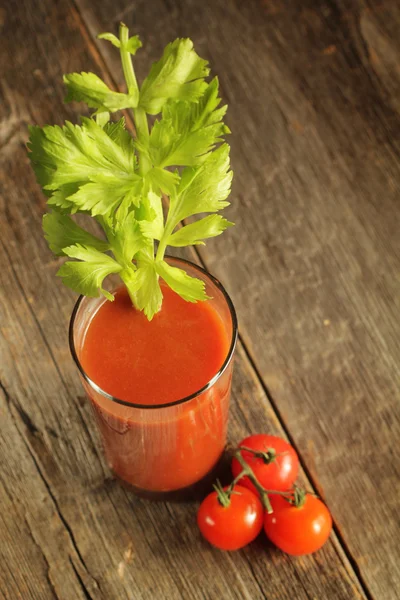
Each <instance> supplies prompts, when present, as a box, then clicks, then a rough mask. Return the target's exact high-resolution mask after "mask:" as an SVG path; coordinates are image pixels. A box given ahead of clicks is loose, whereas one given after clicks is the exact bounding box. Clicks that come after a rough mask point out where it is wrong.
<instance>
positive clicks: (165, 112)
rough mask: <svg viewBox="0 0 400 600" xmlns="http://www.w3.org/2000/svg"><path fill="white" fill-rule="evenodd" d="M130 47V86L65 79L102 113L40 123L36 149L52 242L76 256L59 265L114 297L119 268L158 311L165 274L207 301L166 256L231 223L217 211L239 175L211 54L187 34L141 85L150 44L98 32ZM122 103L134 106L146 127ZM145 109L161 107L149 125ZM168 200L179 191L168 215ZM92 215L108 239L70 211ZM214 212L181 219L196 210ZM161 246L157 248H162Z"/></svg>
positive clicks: (34, 134)
mask: <svg viewBox="0 0 400 600" xmlns="http://www.w3.org/2000/svg"><path fill="white" fill-rule="evenodd" d="M99 38H101V39H106V40H108V41H109V42H111V43H112V44H113V45H114V46H116V47H117V48H118V49H119V51H120V56H121V63H122V68H123V72H124V76H125V80H126V85H127V93H121V92H115V91H113V90H112V89H110V88H109V87H108V85H107V84H106V83H105V82H104V81H102V80H101V79H100V78H99V77H98V76H97V75H95V74H94V73H71V74H68V75H65V76H64V83H65V85H66V87H67V96H66V98H65V101H66V102H70V101H78V102H81V101H82V102H85V103H86V104H87V106H88V107H89V108H92V109H95V111H94V113H93V114H92V118H87V117H81V125H73V124H72V123H70V122H68V121H66V122H65V123H64V125H63V126H62V127H59V126H50V125H46V126H44V127H42V128H41V127H37V126H33V127H30V138H29V142H28V149H29V156H30V160H31V164H32V167H33V169H34V171H35V174H36V178H37V180H38V182H39V184H40V185H41V186H42V188H43V191H44V193H45V194H46V196H47V197H48V200H47V204H48V206H49V207H50V209H51V212H49V213H48V214H46V215H45V216H44V218H43V229H44V233H45V237H46V239H47V241H48V244H49V247H50V249H51V250H52V251H53V252H54V253H55V254H56V255H58V256H66V257H68V258H72V259H74V260H67V261H66V262H65V263H64V264H63V265H62V266H61V268H60V270H59V271H58V273H57V275H59V276H60V277H61V278H62V280H63V282H64V284H65V285H67V286H68V287H70V288H72V289H73V290H75V291H76V292H78V293H80V294H83V295H86V296H91V297H97V296H98V295H99V294H103V295H104V296H105V297H106V298H108V299H109V300H113V298H114V297H113V295H112V294H110V293H109V292H107V290H106V289H104V287H103V282H104V279H105V278H106V277H107V276H108V275H110V274H112V273H117V274H118V275H119V276H120V277H121V279H122V281H123V282H124V284H125V285H126V287H127V289H128V292H129V295H130V297H131V299H132V303H133V305H134V306H135V307H136V308H137V309H139V310H143V311H144V313H145V314H146V316H147V317H148V319H149V320H150V319H152V318H153V316H154V315H155V314H156V313H157V312H158V311H159V310H160V308H161V304H162V291H161V287H160V281H159V280H160V278H161V279H163V280H164V281H165V282H166V284H167V285H169V286H170V287H171V288H172V289H173V290H174V291H175V292H177V293H178V294H179V295H180V296H182V298H184V299H185V300H187V301H189V302H197V301H201V300H206V299H207V295H206V292H205V285H204V283H203V282H202V281H201V280H199V279H196V278H194V277H190V276H189V275H187V273H186V272H185V271H184V270H182V269H178V268H176V267H172V266H171V265H169V264H168V262H167V261H166V260H164V257H165V252H166V248H167V246H175V247H182V246H189V245H195V244H204V240H205V239H208V238H211V237H214V236H217V235H219V234H221V233H222V232H223V231H224V230H225V229H226V228H227V227H229V226H230V225H232V223H230V222H229V221H227V220H226V219H225V218H223V217H222V216H221V215H220V214H218V213H219V212H220V211H221V210H222V209H223V208H225V207H226V206H228V204H229V202H228V201H227V197H228V195H229V193H230V188H231V181H232V171H231V170H230V162H229V146H228V145H227V144H226V143H225V142H224V141H223V138H224V136H225V135H226V134H227V133H229V129H228V128H227V127H226V125H224V123H223V118H224V116H225V113H226V109H227V107H226V106H222V107H220V102H221V100H220V98H219V97H218V79H217V78H214V79H212V81H210V82H207V81H206V79H205V78H206V77H207V76H208V74H209V69H208V66H207V62H206V61H205V60H203V59H201V58H200V57H199V56H198V55H197V54H196V52H195V51H194V49H193V44H192V42H191V41H190V40H189V39H177V40H175V41H174V42H172V43H170V44H168V45H167V46H166V48H165V49H164V53H163V55H162V57H161V59H160V60H159V61H157V62H156V63H154V64H153V65H152V67H151V69H150V73H149V74H148V76H147V77H146V78H145V80H144V81H143V83H142V85H141V86H140V87H139V85H138V83H137V79H136V75H135V71H134V68H133V64H132V57H133V56H135V55H136V52H137V51H138V50H139V48H140V47H141V45H142V44H141V42H140V40H139V37H138V36H132V37H129V32H128V28H127V27H126V26H125V25H124V24H121V26H120V30H119V38H117V37H116V36H115V35H113V34H111V33H104V34H101V35H99ZM122 109H130V110H132V113H133V120H134V124H135V130H136V135H135V136H133V137H132V135H131V134H130V133H129V132H128V131H127V129H126V127H125V120H124V118H123V117H122V118H120V119H119V120H118V121H111V120H110V115H111V114H112V113H115V112H117V111H119V110H122ZM147 115H156V116H157V118H156V120H155V122H154V125H153V127H152V128H151V129H149V125H148V119H147ZM162 196H168V197H169V206H168V211H167V214H166V217H164V211H163V204H162ZM79 213H83V214H87V215H90V216H91V217H93V218H94V219H95V220H96V221H97V223H98V224H99V225H100V227H101V228H102V229H103V231H104V234H105V239H100V238H98V237H97V236H94V235H92V234H90V233H89V232H88V231H86V230H85V229H83V228H82V227H80V226H79V225H78V224H77V223H76V222H75V221H74V219H73V218H72V215H74V214H79ZM203 213H210V214H208V215H207V216H203V217H202V218H200V219H199V220H197V221H194V222H191V223H190V224H185V225H184V226H183V227H179V224H180V223H181V222H182V221H184V220H186V219H188V218H190V217H192V216H194V215H199V214H203ZM155 243H157V244H158V247H157V250H156V252H155V250H154V247H155Z"/></svg>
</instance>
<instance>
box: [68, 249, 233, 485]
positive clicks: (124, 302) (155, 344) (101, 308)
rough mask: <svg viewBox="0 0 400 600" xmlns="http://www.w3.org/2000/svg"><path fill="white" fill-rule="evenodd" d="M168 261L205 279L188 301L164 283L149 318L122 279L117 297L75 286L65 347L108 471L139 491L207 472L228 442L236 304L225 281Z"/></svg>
mask: <svg viewBox="0 0 400 600" xmlns="http://www.w3.org/2000/svg"><path fill="white" fill-rule="evenodd" d="M167 262H168V263H169V264H170V265H171V266H173V267H178V268H180V269H183V270H184V271H185V272H186V273H187V274H188V275H190V276H193V277H197V278H198V279H201V280H202V281H204V283H205V286H206V293H207V296H209V299H208V300H206V301H204V302H198V303H191V302H187V301H185V300H183V299H182V298H181V297H180V296H178V294H176V293H175V292H173V291H172V290H171V289H170V288H169V287H167V286H166V285H164V284H163V283H162V284H161V290H162V293H163V296H164V298H163V305H162V309H161V311H160V312H159V313H157V314H156V315H155V316H154V317H153V319H152V320H151V321H148V320H147V318H146V317H145V315H144V314H143V313H142V312H139V311H137V310H136V309H135V308H133V306H132V302H131V300H130V298H129V296H128V293H127V291H126V289H125V288H124V287H121V288H118V289H116V290H114V292H113V294H114V297H115V299H114V302H109V301H107V300H105V299H104V297H103V298H88V297H84V296H80V297H79V299H78V301H77V303H76V305H75V308H74V311H73V313H72V317H71V323H70V333H69V339H70V348H71V353H72V356H73V358H74V360H75V363H76V365H77V366H78V369H79V372H80V377H81V380H82V384H83V387H84V389H85V392H86V395H87V397H88V399H89V401H90V403H91V405H92V407H93V412H94V415H95V419H96V422H97V425H98V427H99V430H100V435H101V438H102V443H103V447H104V452H105V456H106V459H107V462H108V464H109V466H110V468H111V469H112V471H113V472H114V474H115V475H116V476H117V477H118V478H120V479H122V480H123V481H124V482H126V483H128V484H130V485H131V486H133V487H134V488H136V490H137V491H146V492H169V491H176V490H181V489H184V488H187V487H189V486H191V485H192V484H194V483H196V482H197V481H199V480H201V479H202V478H203V477H205V476H206V475H207V474H208V473H209V472H210V471H211V470H212V469H213V467H214V466H215V465H216V464H217V462H218V461H219V459H220V457H221V455H222V453H223V451H224V448H225V444H226V433H227V423H228V408H229V397H230V388H231V379H232V368H233V360H232V359H233V354H234V350H235V345H236V339H237V319H236V314H235V309H234V306H233V304H232V301H231V299H230V298H229V296H228V294H227V292H226V291H225V289H224V288H223V286H222V285H221V283H220V282H219V281H218V280H217V279H215V278H214V277H213V276H212V275H210V274H209V273H207V272H206V271H204V270H203V269H202V268H201V267H198V266H197V265H195V264H193V263H191V262H189V261H185V260H183V259H178V258H173V257H168V258H167Z"/></svg>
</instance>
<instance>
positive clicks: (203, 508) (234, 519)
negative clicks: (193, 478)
mask: <svg viewBox="0 0 400 600" xmlns="http://www.w3.org/2000/svg"><path fill="white" fill-rule="evenodd" d="M227 489H228V488H227V487H225V488H224V490H227ZM263 516H264V509H263V506H262V504H261V502H260V500H259V499H258V497H257V496H255V495H254V494H253V492H251V491H250V490H248V489H247V488H244V487H242V486H240V485H235V487H234V493H233V494H232V495H231V497H230V503H229V506H222V504H221V503H220V501H219V500H218V494H217V492H212V493H211V494H209V495H208V496H207V497H206V498H205V499H204V500H203V502H202V503H201V505H200V508H199V512H198V513H197V524H198V526H199V528H200V531H201V533H202V535H203V536H204V537H205V539H206V540H207V541H209V542H210V543H211V544H213V545H214V546H216V547H217V548H221V550H238V549H239V548H243V546H246V545H247V544H249V543H250V542H252V541H253V540H254V539H255V538H256V537H257V536H258V534H259V533H260V531H261V529H262V527H263Z"/></svg>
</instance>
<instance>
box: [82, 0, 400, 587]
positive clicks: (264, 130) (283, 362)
mask: <svg viewBox="0 0 400 600" xmlns="http://www.w3.org/2000/svg"><path fill="white" fill-rule="evenodd" d="M77 4H79V7H80V9H81V12H82V16H83V18H84V19H85V22H86V23H87V25H88V28H89V30H90V31H91V33H92V35H94V34H95V33H97V31H99V30H101V29H104V28H108V29H112V30H113V28H114V29H115V28H116V26H117V22H118V20H119V19H123V20H124V21H125V22H126V23H127V24H128V25H129V26H130V27H131V28H132V29H134V30H135V31H138V32H139V33H140V34H141V36H142V37H143V39H144V42H145V47H144V50H143V52H142V56H141V59H140V55H138V57H137V61H136V62H137V66H138V71H139V73H140V74H143V71H142V70H141V69H142V64H143V63H145V64H146V65H147V64H148V63H149V61H151V60H154V59H156V58H157V57H158V56H159V55H160V54H161V51H162V48H163V46H164V45H165V44H166V43H167V41H168V40H170V39H172V38H174V37H176V36H178V35H179V36H190V37H191V38H192V39H193V40H194V42H195V45H196V48H197V49H198V51H199V52H200V54H201V55H202V56H205V57H207V58H208V59H209V60H210V61H211V65H212V67H213V69H214V71H215V72H216V73H218V75H219V77H220V81H221V84H222V90H223V96H224V98H225V99H226V100H227V101H228V103H229V105H230V111H229V117H228V118H229V124H230V126H231V128H232V130H233V132H234V135H233V136H232V138H231V140H230V141H231V145H232V156H233V165H234V169H235V173H236V179H235V186H234V194H233V203H232V208H231V211H230V217H231V218H232V220H234V221H235V222H236V223H237V227H236V228H235V229H232V230H230V232H229V234H227V235H226V236H224V238H223V239H217V240H215V241H214V240H213V241H212V243H210V244H208V246H207V248H206V249H205V250H202V251H201V257H202V259H203V262H204V263H205V264H206V265H207V266H208V267H209V268H210V269H211V270H212V271H213V272H215V273H216V274H217V275H218V276H219V277H220V278H221V279H222V280H223V281H224V282H225V283H226V284H227V286H228V289H229V290H230V291H231V292H232V295H233V298H234V301H235V304H236V306H237V308H238V312H239V318H240V323H241V333H242V337H243V339H244V341H245V343H246V347H247V350H248V352H249V354H250V355H251V357H252V359H253V361H254V363H255V365H256V368H257V370H258V372H259V374H260V376H261V378H262V380H263V383H264V385H265V386H266V387H267V388H268V390H269V393H270V395H271V396H272V398H273V404H274V407H275V409H276V410H277V412H278V414H279V416H280V419H281V421H282V423H283V424H284V426H285V428H286V430H287V431H288V432H289V434H290V436H291V437H292V439H293V441H294V442H295V444H296V446H297V448H298V449H299V450H300V452H301V455H302V457H303V459H304V461H305V463H306V465H307V470H308V473H309V474H310V476H311V477H312V479H313V481H314V483H315V484H316V485H317V487H318V489H319V490H320V492H321V493H322V494H323V495H324V496H325V497H326V498H327V500H328V502H329V505H330V506H331V507H332V508H333V513H334V516H335V519H336V522H337V524H338V527H339V529H340V532H341V534H342V536H343V540H344V543H345V544H346V546H347V548H348V550H349V552H350V554H351V556H352V557H353V560H354V561H355V563H356V564H357V568H358V569H359V571H360V573H361V576H362V578H363V580H364V581H365V583H366V584H367V586H368V587H369V589H370V591H371V593H372V594H373V596H374V597H376V598H378V599H379V598H390V599H391V598H396V597H397V591H396V590H397V589H399V586H400V569H399V552H398V543H397V539H398V535H399V532H400V528H399V520H398V507H399V502H398V497H399V492H400V478H399V472H400V463H399V460H398V458H397V457H396V456H395V455H394V454H393V448H394V447H396V445H397V444H398V437H399V432H400V419H399V417H400V409H399V401H400V398H399V391H398V390H399V383H400V375H399V367H398V365H399V359H400V355H399V353H400V350H399V345H398V339H399V320H398V317H397V315H398V310H399V304H400V303H399V298H400V280H399V276H398V273H399V257H400V237H399V235H398V232H399V221H400V211H399V201H400V193H399V184H398V182H399V171H400V162H399V154H400V116H399V86H400V71H399V68H398V57H399V51H400V38H399V36H398V35H397V32H398V31H399V30H400V8H399V5H398V4H397V3H394V2H390V1H384V0H382V1H380V2H363V1H360V0H358V1H356V2H354V1H351V2H350V1H349V0H345V1H338V0H336V1H332V2H323V1H315V0H308V1H306V2H302V3H301V4H299V3H290V4H289V3H286V2H283V0H275V1H273V2H268V3H267V2H261V1H260V0H250V1H249V2H246V3H245V4H243V3H242V2H230V3H227V2H222V1H215V0H212V1H211V0H209V1H205V2H201V3H200V2H194V1H192V2H180V1H179V0H176V1H174V0H169V1H168V2H161V1H160V2H152V3H146V2H132V3H129V4H126V3H125V2H122V1H116V2H115V1H113V2H103V3H102V5H101V7H100V10H96V11H93V10H92V7H91V2H90V1H89V0H77ZM199 24H201V26H199ZM98 48H99V50H100V52H101V53H102V54H103V55H104V57H105V59H106V61H107V63H108V64H109V65H110V67H111V70H112V72H113V75H114V77H116V79H117V82H118V83H119V84H121V75H120V71H119V70H118V69H117V68H116V57H115V53H113V52H112V49H111V48H108V47H105V48H104V47H103V46H102V45H100V44H99V45H98ZM355 506H357V510H354V507H355ZM378 507H379V508H378ZM360 522H362V523H363V524H364V525H363V526H362V527H360Z"/></svg>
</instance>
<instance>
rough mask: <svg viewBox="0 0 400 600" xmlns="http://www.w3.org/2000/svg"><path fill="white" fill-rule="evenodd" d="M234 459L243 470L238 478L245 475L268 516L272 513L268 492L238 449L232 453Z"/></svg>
mask: <svg viewBox="0 0 400 600" xmlns="http://www.w3.org/2000/svg"><path fill="white" fill-rule="evenodd" d="M234 457H235V458H236V460H237V461H238V462H239V463H240V466H241V467H242V469H243V470H242V473H241V474H240V476H241V477H243V476H244V475H247V477H248V478H249V479H250V481H251V482H252V484H253V485H254V487H255V488H256V490H257V492H258V493H259V494H260V498H261V502H262V503H263V505H264V508H265V510H266V511H267V513H268V514H269V515H270V514H271V513H272V512H273V510H272V506H271V502H270V500H269V498H268V490H266V489H265V488H263V486H262V485H261V484H260V483H259V481H258V479H257V477H256V476H255V474H254V471H253V469H252V468H251V467H250V466H249V465H248V464H247V462H246V461H245V460H244V458H243V456H242V453H241V451H240V450H239V449H238V450H235V451H234Z"/></svg>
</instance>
